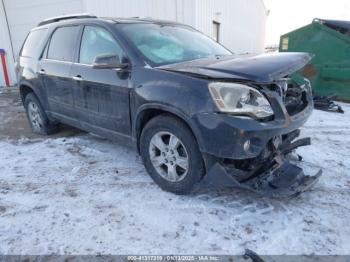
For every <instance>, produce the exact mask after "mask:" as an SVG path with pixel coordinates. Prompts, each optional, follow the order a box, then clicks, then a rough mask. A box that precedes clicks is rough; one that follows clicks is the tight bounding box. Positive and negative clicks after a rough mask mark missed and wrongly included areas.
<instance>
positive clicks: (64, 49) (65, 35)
mask: <svg viewBox="0 0 350 262" xmlns="http://www.w3.org/2000/svg"><path fill="white" fill-rule="evenodd" d="M78 34H79V26H69V27H60V28H58V29H56V31H55V32H54V33H53V35H52V37H51V41H50V45H49V50H48V53H47V58H48V59H53V60H59V61H67V62H72V61H73V56H74V50H75V46H76V40H77V38H78Z"/></svg>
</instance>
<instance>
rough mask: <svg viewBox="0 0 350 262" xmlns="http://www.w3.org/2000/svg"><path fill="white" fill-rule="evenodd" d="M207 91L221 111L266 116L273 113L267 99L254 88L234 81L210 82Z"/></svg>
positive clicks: (257, 116)
mask: <svg viewBox="0 0 350 262" xmlns="http://www.w3.org/2000/svg"><path fill="white" fill-rule="evenodd" d="M209 91H210V94H211V96H212V97H213V99H214V101H215V104H216V106H217V107H218V109H219V110H220V111H221V112H225V113H231V114H236V115H248V116H252V117H256V118H266V117H269V116H272V115H273V110H272V108H271V105H270V103H269V101H267V99H266V98H265V97H264V96H263V95H262V94H261V93H260V92H259V91H258V90H256V89H254V88H252V87H249V86H246V85H242V84H235V83H219V82H216V83H210V84H209Z"/></svg>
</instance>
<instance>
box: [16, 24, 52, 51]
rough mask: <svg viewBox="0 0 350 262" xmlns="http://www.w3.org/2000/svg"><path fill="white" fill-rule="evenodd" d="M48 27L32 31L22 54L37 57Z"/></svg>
mask: <svg viewBox="0 0 350 262" xmlns="http://www.w3.org/2000/svg"><path fill="white" fill-rule="evenodd" d="M46 31H47V29H45V28H44V29H38V30H34V31H31V32H30V33H29V35H28V37H27V39H26V41H25V43H24V45H23V47H22V51H21V56H26V57H35V56H38V55H39V52H40V47H41V44H42V43H43V41H44V37H45V34H46Z"/></svg>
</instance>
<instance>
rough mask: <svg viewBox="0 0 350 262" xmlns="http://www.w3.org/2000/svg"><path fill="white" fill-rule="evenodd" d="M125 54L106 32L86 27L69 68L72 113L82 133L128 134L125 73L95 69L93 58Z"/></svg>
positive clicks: (93, 27)
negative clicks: (76, 53) (75, 112)
mask: <svg viewBox="0 0 350 262" xmlns="http://www.w3.org/2000/svg"><path fill="white" fill-rule="evenodd" d="M103 54H115V55H118V56H119V57H121V58H123V57H125V54H124V52H123V50H122V48H121V46H120V45H119V43H118V41H117V40H116V39H115V38H114V36H113V35H112V34H111V33H110V32H109V31H107V30H106V29H104V28H102V27H99V26H94V25H91V26H90V25H87V26H85V27H84V30H83V32H82V37H81V43H80V50H79V55H78V61H77V63H74V64H73V65H72V68H71V74H70V75H71V78H72V79H73V81H74V88H73V94H74V100H75V109H76V111H77V114H78V119H79V121H80V125H81V126H82V128H83V129H86V130H90V131H93V132H96V133H97V134H98V133H101V132H106V131H112V132H115V133H117V134H119V135H127V136H129V135H130V133H131V125H130V117H129V114H130V111H129V92H130V88H128V84H129V75H130V73H129V72H128V71H118V70H116V69H96V68H93V66H92V65H93V62H94V59H95V57H96V56H99V55H103Z"/></svg>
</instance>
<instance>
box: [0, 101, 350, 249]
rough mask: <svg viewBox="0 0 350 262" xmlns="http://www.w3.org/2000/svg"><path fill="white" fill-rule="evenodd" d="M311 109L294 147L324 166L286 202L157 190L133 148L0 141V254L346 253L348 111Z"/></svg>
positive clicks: (85, 139) (72, 141)
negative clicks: (307, 141) (308, 142)
mask: <svg viewBox="0 0 350 262" xmlns="http://www.w3.org/2000/svg"><path fill="white" fill-rule="evenodd" d="M344 110H345V111H346V114H345V115H341V114H332V113H325V112H320V111H315V112H314V114H313V116H312V118H311V119H310V121H309V122H308V123H307V124H306V126H305V128H303V132H302V133H303V135H305V136H311V137H312V139H313V145H312V146H310V147H306V148H300V149H299V150H298V153H300V154H301V155H303V156H304V159H305V160H306V161H309V162H312V163H315V164H318V165H320V166H322V168H323V176H322V177H321V179H320V181H319V183H318V184H316V185H315V186H314V187H313V188H312V190H310V191H309V192H305V193H304V194H302V195H301V196H299V197H298V198H294V199H290V200H271V199H264V198H261V197H260V196H257V195H255V194H253V193H249V192H246V191H242V190H224V191H215V190H204V189H203V190H199V191H198V192H195V193H194V194H192V195H190V196H176V195H173V194H170V193H166V192H163V191H161V190H160V189H159V188H158V187H157V186H156V185H155V184H154V183H153V181H152V180H151V179H150V178H149V176H148V175H147V173H146V171H145V169H144V167H143V165H142V162H141V159H140V157H139V156H138V155H137V154H136V153H135V152H134V151H132V150H130V149H128V148H125V147H122V146H119V145H117V144H112V143H111V142H109V141H108V140H103V139H100V138H97V137H95V136H92V135H79V136H75V137H70V138H55V139H52V138H51V139H44V138H42V139H35V140H29V139H25V138H24V139H20V140H4V139H3V140H0V253H2V254H50V253H59V254H66V253H69V254H71V253H74V254H96V253H102V254H135V253H136V254H148V253H151V254H164V253H166V254H170V253H173V254H242V253H243V251H244V249H245V248H250V249H252V250H254V251H256V252H257V253H259V254H270V255H271V254H312V253H316V254H350V241H349V240H350V227H349V221H350V207H349V203H350V177H349V167H350V113H349V112H350V106H348V105H344Z"/></svg>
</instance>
